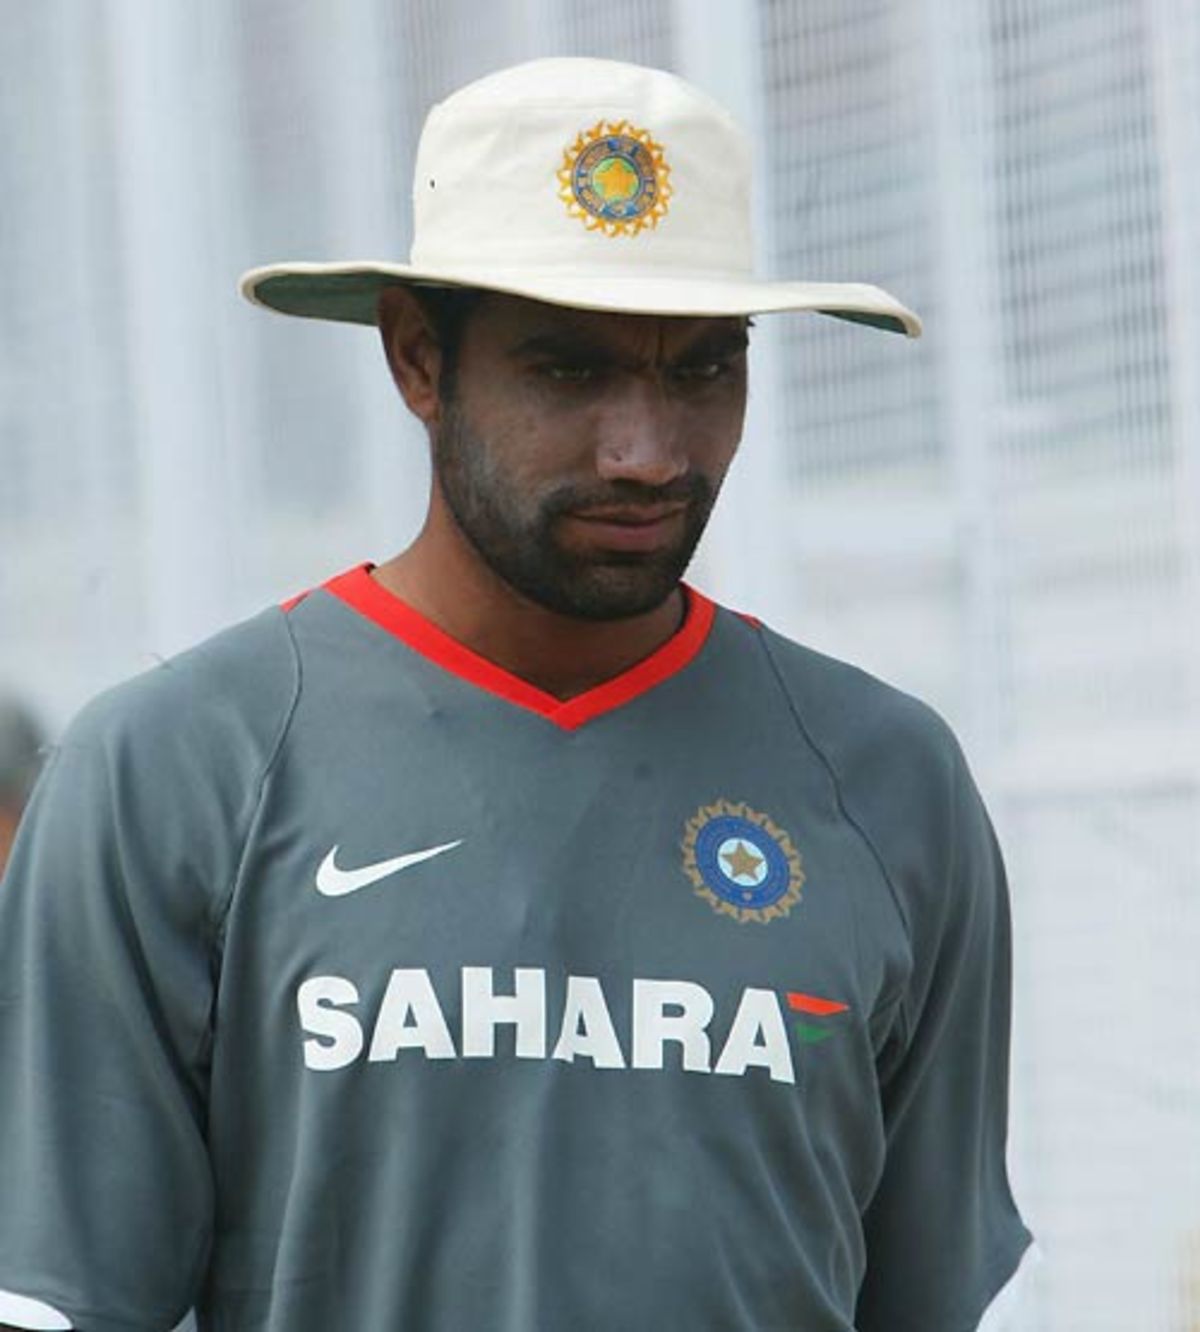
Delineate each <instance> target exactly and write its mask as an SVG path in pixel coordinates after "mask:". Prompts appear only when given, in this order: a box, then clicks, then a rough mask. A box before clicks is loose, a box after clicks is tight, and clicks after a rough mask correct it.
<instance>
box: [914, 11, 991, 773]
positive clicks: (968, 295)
mask: <svg viewBox="0 0 1200 1332" xmlns="http://www.w3.org/2000/svg"><path fill="white" fill-rule="evenodd" d="M923 17H924V35H925V46H926V50H927V51H928V53H929V78H930V87H929V98H930V103H931V111H932V116H933V122H932V123H933V131H934V151H935V154H936V160H935V170H936V176H935V189H934V197H935V200H936V205H937V214H936V226H937V235H936V241H935V244H934V246H933V252H934V254H935V255H936V256H937V263H938V267H939V277H938V298H939V311H940V315H939V318H940V328H939V330H938V336H937V346H938V348H939V350H940V353H941V357H942V363H941V367H940V369H939V375H938V378H939V381H940V382H941V384H942V385H943V392H944V393H945V401H946V413H945V422H946V431H947V446H948V448H949V451H950V456H951V458H952V465H953V477H954V490H955V512H956V515H957V519H958V540H957V545H958V553H959V557H960V559H961V561H962V567H963V572H964V578H963V582H962V597H963V634H962V639H961V644H962V652H963V657H964V662H965V668H966V676H967V689H966V699H967V707H966V712H965V715H964V717H963V726H962V729H963V731H964V734H965V738H966V740H967V743H968V748H969V749H970V751H971V753H972V757H973V758H975V759H976V760H977V766H979V767H981V768H984V767H987V766H988V765H991V764H994V762H995V761H996V759H997V757H998V754H997V750H998V747H999V744H1000V684H999V674H1000V660H999V654H1000V651H1001V648H1002V641H1003V639H1002V632H1001V598H1000V585H1001V576H1002V570H1001V563H1000V560H999V555H998V550H997V536H996V522H997V512H996V504H997V499H996V497H997V475H996V469H995V465H994V463H995V458H994V455H995V451H996V449H997V448H998V447H999V440H997V438H996V419H997V407H998V390H997V383H996V371H995V367H996V365H997V363H998V359H997V358H998V355H999V350H1000V348H999V345H998V334H997V329H998V323H997V316H996V311H997V309H998V308H999V307H998V302H997V300H996V298H995V294H994V288H995V280H996V271H997V256H996V252H995V248H994V246H993V244H992V236H991V228H990V225H989V211H990V210H989V206H988V205H989V195H990V192H991V190H992V188H993V187H992V185H991V183H990V179H989V174H988V173H989V171H990V170H991V166H992V163H993V161H994V153H993V151H992V144H991V133H992V119H991V113H990V105H989V94H990V90H991V87H992V72H991V70H990V69H989V67H988V46H987V42H988V35H987V16H986V14H985V13H984V12H983V8H982V5H981V3H980V0H925V4H924V8H923Z"/></svg>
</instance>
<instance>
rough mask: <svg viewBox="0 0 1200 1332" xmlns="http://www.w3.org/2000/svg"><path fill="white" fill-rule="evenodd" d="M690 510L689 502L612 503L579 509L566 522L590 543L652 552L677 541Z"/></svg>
mask: <svg viewBox="0 0 1200 1332" xmlns="http://www.w3.org/2000/svg"><path fill="white" fill-rule="evenodd" d="M686 511H687V505H686V504H648V505H612V506H607V507H602V508H595V509H581V510H578V511H577V512H575V513H570V514H567V515H566V521H567V523H568V524H569V525H570V527H571V528H572V529H573V530H574V531H575V533H577V534H578V535H579V536H581V537H583V538H584V540H585V541H586V542H587V544H588V545H591V546H594V547H599V548H601V549H605V550H629V551H652V550H657V549H659V548H660V547H662V546H666V545H670V544H671V543H672V541H674V540H675V538H676V537H677V536H678V532H679V526H680V523H681V522H682V520H683V515H684V514H685V513H686Z"/></svg>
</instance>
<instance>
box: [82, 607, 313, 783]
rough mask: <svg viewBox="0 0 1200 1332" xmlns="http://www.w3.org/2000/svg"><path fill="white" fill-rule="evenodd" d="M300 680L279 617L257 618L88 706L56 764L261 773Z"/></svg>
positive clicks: (261, 615)
mask: <svg viewBox="0 0 1200 1332" xmlns="http://www.w3.org/2000/svg"><path fill="white" fill-rule="evenodd" d="M299 682H300V673H299V663H298V659H297V656H296V652H295V649H294V647H293V645H292V642H291V636H290V633H289V629H288V626H287V620H286V616H285V615H284V614H283V613H282V612H281V611H280V610H278V609H277V608H271V609H269V610H265V611H262V612H261V613H259V614H258V615H256V616H254V617H253V618H252V619H249V620H246V621H244V622H243V623H241V624H238V625H234V626H233V627H231V628H229V629H226V630H223V631H222V632H221V633H219V634H216V635H214V636H213V637H212V638H209V639H206V640H205V641H204V642H202V643H199V644H197V645H196V646H195V647H193V648H189V649H188V650H186V651H184V652H181V653H179V654H178V655H177V656H174V657H170V658H167V659H166V660H164V661H162V662H160V663H159V664H158V665H157V666H155V667H153V668H152V669H150V670H148V671H145V672H144V673H143V674H141V675H138V676H135V677H133V678H132V679H130V680H127V681H125V682H123V683H122V684H119V685H117V686H115V687H114V688H111V689H108V690H106V691H105V692H104V693H102V694H99V695H98V696H97V697H96V698H94V699H92V701H91V702H90V703H88V704H87V705H86V706H85V707H84V708H83V709H82V711H81V712H80V713H79V715H78V716H77V717H76V718H75V720H74V721H73V722H72V723H71V725H70V726H69V727H68V729H67V731H66V734H65V735H64V737H63V740H62V742H61V744H60V745H59V746H58V750H57V755H56V766H61V764H62V763H63V762H68V763H69V762H71V761H72V760H73V759H75V758H76V757H82V756H89V755H90V756H92V757H93V758H95V757H98V756H103V757H104V759H105V760H106V761H107V763H108V765H110V766H112V767H113V768H114V771H116V772H118V773H119V772H123V771H125V770H127V769H128V768H131V767H132V768H134V769H142V770H147V771H153V770H159V771H164V772H166V771H177V770H179V769H184V770H187V771H195V770H197V769H199V768H200V767H202V766H210V767H211V766H213V765H218V766H219V767H220V769H221V770H222V772H223V773H225V774H226V775H227V776H228V777H230V778H232V777H234V775H235V774H236V773H237V772H239V771H246V772H251V771H255V770H257V771H260V772H261V770H262V768H263V767H264V766H265V765H266V764H267V763H268V762H269V761H270V757H271V755H272V753H273V752H274V750H275V749H276V748H277V747H278V744H279V742H280V740H281V738H282V735H283V732H284V730H285V729H286V725H287V721H288V718H289V716H290V713H291V710H292V708H293V707H294V704H295V699H296V696H297V694H298V691H299Z"/></svg>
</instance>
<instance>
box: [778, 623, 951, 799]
mask: <svg viewBox="0 0 1200 1332" xmlns="http://www.w3.org/2000/svg"><path fill="white" fill-rule="evenodd" d="M758 632H759V635H760V637H761V642H762V646H763V649H764V651H765V652H766V654H767V656H768V658H769V659H770V662H771V665H772V667H773V669H774V671H775V673H776V676H777V678H778V680H779V683H780V686H781V688H782V689H783V690H784V692H785V693H786V694H787V696H788V698H789V700H790V702H791V704H792V707H793V710H794V712H795V714H796V719H797V722H798V723H799V724H800V725H801V726H802V728H803V729H804V731H805V732H806V734H807V735H808V737H809V740H810V742H811V743H812V744H813V745H814V747H816V748H817V749H818V750H820V751H821V752H822V754H824V755H825V757H826V759H827V760H828V761H829V762H831V763H833V764H834V765H835V766H837V767H838V768H839V769H842V770H851V769H853V770H855V771H858V770H863V774H864V776H866V775H867V774H868V773H869V772H870V771H872V770H874V769H875V768H878V767H882V768H883V769H884V770H885V771H886V770H894V769H895V768H897V767H898V766H899V765H904V766H905V768H906V769H907V770H909V771H911V770H912V767H913V765H917V766H918V767H919V768H920V769H921V770H922V771H923V772H924V773H925V774H926V776H927V777H928V779H930V780H949V781H953V780H954V778H955V774H956V772H957V770H958V768H959V767H960V765H961V764H962V762H963V759H962V750H961V748H960V747H959V744H958V741H957V739H956V737H955V735H954V732H953V731H952V730H951V729H950V727H949V725H948V724H947V723H946V721H945V720H944V719H943V718H942V716H941V715H940V714H939V713H938V712H937V711H936V710H935V709H933V708H932V707H930V706H929V704H927V703H925V702H922V700H921V699H919V698H915V697H914V696H913V695H912V694H907V693H905V692H904V691H903V690H901V689H897V688H896V687H895V686H894V685H890V684H888V683H887V682H886V681H884V680H881V679H879V678H877V677H876V676H874V675H871V674H870V673H869V672H867V671H864V670H862V669H860V668H859V667H857V666H853V665H850V664H849V663H848V662H844V661H839V660H838V659H837V658H835V657H830V656H826V655H825V654H824V653H821V652H817V651H815V650H814V649H812V648H809V647H805V646H803V645H802V644H800V643H796V642H793V641H792V640H791V639H788V638H784V637H783V636H782V635H781V634H778V633H775V632H774V631H773V630H771V629H768V628H765V627H762V628H759V630H758Z"/></svg>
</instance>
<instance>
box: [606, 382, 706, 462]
mask: <svg viewBox="0 0 1200 1332" xmlns="http://www.w3.org/2000/svg"><path fill="white" fill-rule="evenodd" d="M599 424H600V434H599V442H598V445H597V449H596V471H597V474H598V475H599V476H600V478H601V479H602V480H604V481H622V480H623V481H638V482H640V483H641V484H642V485H646V486H665V485H666V484H667V483H668V482H670V481H674V480H675V479H676V478H678V477H680V476H683V475H684V473H685V472H686V471H687V469H688V460H687V454H686V451H685V449H684V445H683V430H682V428H681V422H680V420H679V419H678V410H677V408H676V407H675V405H674V404H673V403H672V402H671V401H670V399H669V397H668V395H667V394H666V393H665V392H664V389H663V386H662V385H661V384H660V383H658V382H657V380H656V379H651V378H650V377H649V376H647V377H646V378H645V379H643V378H641V377H640V376H639V377H631V381H630V382H629V383H627V384H626V385H624V386H623V391H622V392H621V393H620V395H619V396H617V397H616V398H615V399H613V400H610V401H609V402H608V403H607V404H606V405H605V408H604V412H603V415H602V418H601V420H600V423H599Z"/></svg>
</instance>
